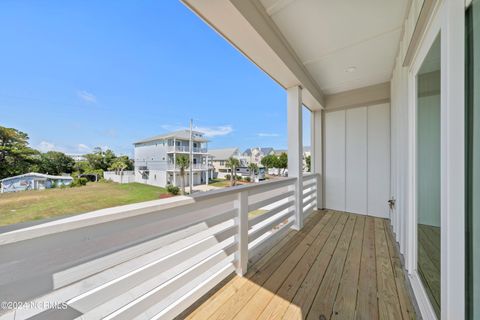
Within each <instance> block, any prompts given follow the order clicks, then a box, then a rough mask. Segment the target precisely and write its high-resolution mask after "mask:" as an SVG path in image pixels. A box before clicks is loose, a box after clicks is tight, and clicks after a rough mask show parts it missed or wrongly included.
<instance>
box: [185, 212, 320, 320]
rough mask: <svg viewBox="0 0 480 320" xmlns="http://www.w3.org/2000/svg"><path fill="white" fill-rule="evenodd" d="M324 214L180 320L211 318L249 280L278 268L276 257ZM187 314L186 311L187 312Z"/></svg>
mask: <svg viewBox="0 0 480 320" xmlns="http://www.w3.org/2000/svg"><path fill="white" fill-rule="evenodd" d="M324 214H325V213H324V212H319V213H318V214H315V215H312V216H310V217H309V219H308V223H307V224H306V225H305V227H304V228H303V229H302V230H301V231H298V232H294V237H286V238H284V239H282V240H281V241H280V242H279V243H278V244H277V245H275V246H273V248H272V249H271V250H270V251H269V252H267V254H266V255H265V256H263V257H262V258H261V259H260V260H258V261H257V262H256V263H255V264H254V265H252V266H250V267H249V270H248V272H247V274H246V275H245V276H244V277H240V276H234V277H233V279H232V280H230V281H229V282H228V283H227V284H226V285H225V286H224V287H222V288H221V289H220V290H218V291H216V292H214V293H213V294H212V293H210V294H211V295H210V296H209V297H206V299H204V300H205V301H204V302H203V303H202V304H201V305H200V306H199V307H197V308H196V309H195V310H194V311H193V312H191V313H190V314H189V315H188V316H184V317H182V318H181V319H208V318H209V317H211V316H212V315H213V314H214V313H215V312H216V311H217V310H218V309H219V308H220V307H221V306H223V304H225V303H226V302H227V301H228V300H229V299H230V298H231V297H233V296H234V295H235V294H236V293H237V292H239V290H240V289H241V288H242V287H243V285H245V284H246V283H247V282H248V281H249V279H251V278H254V277H256V278H258V277H259V274H264V273H265V272H264V270H267V271H268V270H269V269H273V268H275V265H277V266H278V257H279V256H280V257H286V256H288V255H289V254H290V253H291V252H292V251H293V250H294V249H295V248H296V246H297V245H298V243H300V242H301V241H302V240H303V239H304V238H305V236H306V235H307V234H308V233H309V232H310V231H311V230H312V229H313V227H314V226H315V225H316V224H317V223H318V222H319V221H320V220H321V219H322V218H323V216H324ZM187 313H188V311H187Z"/></svg>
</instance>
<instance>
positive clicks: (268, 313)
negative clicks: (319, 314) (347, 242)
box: [258, 215, 339, 319]
mask: <svg viewBox="0 0 480 320" xmlns="http://www.w3.org/2000/svg"><path fill="white" fill-rule="evenodd" d="M325 218H326V217H325ZM325 218H324V219H325ZM338 218H339V216H338V215H335V216H334V217H332V218H330V220H329V221H328V224H327V225H326V226H325V228H324V230H322V232H321V234H320V235H319V236H318V237H317V239H316V240H315V242H314V243H313V245H312V246H311V247H310V248H309V249H308V251H307V252H306V254H305V255H304V256H303V258H302V260H300V262H299V263H298V267H297V268H295V270H294V271H293V272H292V273H290V275H289V276H288V278H287V279H286V280H285V281H284V282H283V284H282V286H281V287H280V289H279V290H278V291H277V293H276V294H275V295H274V294H273V293H271V295H272V299H271V300H270V302H269V303H268V305H267V306H266V307H265V309H264V310H263V312H262V314H261V315H260V316H259V317H258V319H281V318H282V317H283V314H284V313H285V311H286V310H287V308H288V306H289V305H290V301H292V299H293V297H294V296H295V293H296V292H297V290H298V288H299V287H300V285H301V284H302V282H303V280H304V279H305V277H306V276H307V274H308V272H309V271H310V268H311V266H312V265H313V263H314V262H315V259H316V258H317V256H318V254H319V253H320V250H321V249H322V248H323V246H324V245H325V243H326V242H327V240H328V237H329V236H330V234H331V232H332V230H333V227H334V226H335V224H336V223H337V221H338Z"/></svg>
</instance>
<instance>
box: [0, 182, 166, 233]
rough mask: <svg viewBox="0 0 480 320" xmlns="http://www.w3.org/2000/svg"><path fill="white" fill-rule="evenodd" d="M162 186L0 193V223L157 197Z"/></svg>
mask: <svg viewBox="0 0 480 320" xmlns="http://www.w3.org/2000/svg"><path fill="white" fill-rule="evenodd" d="M166 193H167V191H166V190H165V189H164V188H159V187H154V186H149V185H145V184H141V183H127V184H117V183H103V182H98V183H89V184H88V185H86V186H84V187H77V188H65V189H48V190H34V191H23V192H16V193H5V194H0V226H4V225H10V224H14V223H19V222H25V221H32V220H40V219H45V218H52V217H57V216H63V215H70V214H79V213H84V212H89V211H93V210H98V209H103V208H109V207H114V206H120V205H124V204H130V203H136V202H142V201H148V200H155V199H159V197H160V195H162V194H166Z"/></svg>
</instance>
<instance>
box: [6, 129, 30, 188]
mask: <svg viewBox="0 0 480 320" xmlns="http://www.w3.org/2000/svg"><path fill="white" fill-rule="evenodd" d="M38 158H39V152H38V151H37V150H34V149H32V148H30V147H29V146H28V135H27V134H26V133H24V132H22V131H19V130H17V129H13V128H6V127H2V126H0V179H3V178H7V177H11V176H15V175H19V174H24V173H27V172H29V171H30V170H31V169H32V167H33V166H34V165H36V164H37V163H38Z"/></svg>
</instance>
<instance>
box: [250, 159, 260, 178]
mask: <svg viewBox="0 0 480 320" xmlns="http://www.w3.org/2000/svg"><path fill="white" fill-rule="evenodd" d="M248 169H250V176H251V179H252V180H251V181H255V175H256V174H257V172H258V165H257V164H256V163H253V162H252V163H250V164H249V165H248Z"/></svg>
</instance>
